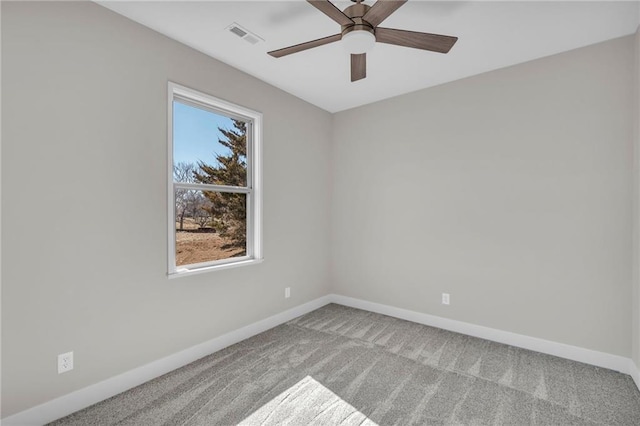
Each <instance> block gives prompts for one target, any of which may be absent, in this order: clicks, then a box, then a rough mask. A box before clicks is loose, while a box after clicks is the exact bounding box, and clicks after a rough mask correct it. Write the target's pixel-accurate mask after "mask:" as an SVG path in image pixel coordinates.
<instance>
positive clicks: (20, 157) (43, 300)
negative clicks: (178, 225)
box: [2, 2, 331, 416]
mask: <svg viewBox="0 0 640 426" xmlns="http://www.w3.org/2000/svg"><path fill="white" fill-rule="evenodd" d="M2 67H3V69H2V71H3V72H2V89H3V93H2V114H3V116H2V122H3V123H2V124H3V127H2V144H3V146H2V150H3V152H2V154H3V155H2V206H3V211H2V230H3V235H2V253H3V259H2V263H3V269H2V375H3V377H2V415H3V416H8V415H11V414H13V413H15V412H18V411H21V410H23V409H26V408H29V407H32V406H34V405H37V404H40V403H43V402H45V401H47V400H50V399H52V398H54V397H58V396H61V395H64V394H67V393H69V392H71V391H74V390H76V389H80V388H82V387H85V386H87V385H90V384H93V383H96V382H98V381H100V380H103V379H106V378H109V377H112V376H114V375H116V374H119V373H123V372H125V371H127V370H130V369H132V368H135V367H138V366H140V365H144V364H146V363H148V362H151V361H154V360H157V359H159V358H162V357H163V356H166V355H169V354H173V353H175V352H178V351H180V350H182V349H185V348H188V347H190V346H192V345H195V344H198V343H202V342H204V341H207V340H208V339H211V338H214V337H216V336H219V335H221V334H223V333H225V332H228V331H230V330H235V329H237V328H239V327H241V326H244V325H246V324H249V323H253V322H255V321H257V320H260V319H263V318H266V317H268V316H270V315H273V314H276V313H279V312H282V311H284V310H286V309H287V308H289V307H293V306H297V305H300V304H302V303H304V302H306V301H309V300H312V299H315V298H317V297H319V296H322V295H325V294H327V293H328V292H329V287H328V269H329V268H328V264H329V236H328V229H329V190H330V185H329V172H330V166H329V161H330V138H331V130H330V129H331V116H330V115H329V114H328V113H327V112H324V111H322V110H320V109H318V108H316V107H313V106H311V105H309V104H307V103H305V102H303V101H301V100H299V99H297V98H294V97H293V96H291V95H288V94H286V93H284V92H282V91H280V90H278V89H275V88H273V87H271V86H269V85H267V84H265V83H262V82H260V81H259V80H257V79H255V78H253V77H250V76H248V75H246V74H243V73H241V72H239V71H237V70H235V69H232V68H230V67H229V66H226V65H224V64H222V63H220V62H218V61H216V60H214V59H211V58H209V57H207V56H205V55H202V54H200V53H198V52H196V51H194V50H192V49H189V48H187V47H185V46H184V45H181V44H179V43H177V42H175V41H172V40H170V39H168V38H165V37H163V36H161V35H159V34H157V33H155V32H153V31H151V30H149V29H146V28H144V27H142V26H140V25H138V24H136V23H133V22H132V21H129V20H127V19H125V18H123V17H121V16H119V15H116V14H114V13H112V12H110V11H108V10H107V9H104V8H102V7H100V6H98V5H95V4H93V3H89V2H81V3H58V2H53V3H42V4H36V3H30V2H26V3H25V2H23V3H7V2H2ZM167 80H172V81H175V82H177V83H181V84H184V85H186V86H189V87H192V88H195V89H198V90H201V91H204V92H206V93H210V94H212V95H214V96H217V97H220V98H223V99H227V100H230V101H232V102H235V103H238V104H241V105H243V106H246V107H249V108H252V109H255V110H258V111H261V112H263V113H264V123H265V124H264V253H265V261H264V263H262V264H260V265H255V266H250V267H245V268H236V269H230V270H225V271H219V272H214V273H207V274H201V275H195V276H190V277H186V278H181V279H175V280H168V279H167V278H166V276H165V274H166V270H167V265H166V257H167V256H166V250H167V237H166V228H167V224H166V220H167V200H166V179H167V176H166V169H167V167H166V151H167V148H166V146H167V135H166V127H167V122H166V114H167V112H166V97H167V93H166V92H167ZM286 286H291V287H292V296H291V298H290V299H287V300H286V301H285V299H284V287H286ZM70 350H73V351H74V352H75V369H74V370H73V371H72V372H70V373H65V374H62V375H58V374H57V371H56V357H57V355H58V354H59V353H63V352H66V351H70Z"/></svg>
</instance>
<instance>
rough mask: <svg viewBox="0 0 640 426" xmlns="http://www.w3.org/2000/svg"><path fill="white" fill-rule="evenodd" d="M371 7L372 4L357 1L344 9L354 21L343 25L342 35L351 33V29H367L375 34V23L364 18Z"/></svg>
mask: <svg viewBox="0 0 640 426" xmlns="http://www.w3.org/2000/svg"><path fill="white" fill-rule="evenodd" d="M369 9H371V6H367V5H366V4H362V3H356V4H354V5H351V6H349V7H347V8H346V9H345V10H344V14H345V15H347V16H348V17H349V18H351V20H352V21H353V22H354V23H353V24H349V25H342V35H343V36H344V35H345V34H348V33H350V32H351V31H367V32H369V33H371V34H373V35H375V28H374V27H373V25H371V24H370V23H368V22H367V21H365V20H364V19H362V17H363V16H364V15H365V14H366V13H367V12H368V11H369Z"/></svg>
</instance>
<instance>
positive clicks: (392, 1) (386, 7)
mask: <svg viewBox="0 0 640 426" xmlns="http://www.w3.org/2000/svg"><path fill="white" fill-rule="evenodd" d="M406 2H407V0H399V1H396V0H378V1H377V2H376V3H375V4H374V5H373V6H371V9H369V11H368V12H367V13H365V14H364V16H363V17H362V19H364V20H365V21H367V22H368V23H370V24H371V25H373V26H374V27H377V26H378V25H380V24H381V23H382V21H384V20H385V19H387V18H388V17H389V15H391V14H392V13H393V12H395V11H396V10H397V9H398V8H399V7H400V6H402V5H403V4H405V3H406Z"/></svg>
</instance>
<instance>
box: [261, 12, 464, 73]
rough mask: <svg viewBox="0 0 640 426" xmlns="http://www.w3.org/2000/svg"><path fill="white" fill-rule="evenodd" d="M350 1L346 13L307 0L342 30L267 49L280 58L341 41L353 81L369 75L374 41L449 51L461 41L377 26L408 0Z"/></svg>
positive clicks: (437, 35)
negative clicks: (369, 54) (348, 58)
mask: <svg viewBox="0 0 640 426" xmlns="http://www.w3.org/2000/svg"><path fill="white" fill-rule="evenodd" d="M351 1H352V2H354V3H356V4H353V5H351V6H349V7H347V8H346V9H345V10H344V12H343V11H341V10H340V9H338V8H337V7H336V6H335V5H334V4H333V3H331V2H330V1H329V0H307V2H308V3H311V5H312V6H314V7H315V8H316V9H318V10H319V11H321V12H322V13H324V14H325V15H327V16H328V17H329V18H331V19H333V20H334V21H336V22H337V23H338V24H340V25H341V27H342V29H341V32H340V33H339V34H334V35H331V36H328V37H323V38H320V39H317V40H313V41H308V42H306V43H301V44H296V45H294V46H289V47H285V48H283V49H278V50H273V51H271V52H268V53H269V55H271V56H273V57H274V58H280V57H282V56H286V55H290V54H292V53H297V52H302V51H303V50H307V49H312V48H314V47H318V46H323V45H325V44H329V43H333V42H334V41H338V40H342V43H343V44H344V45H345V47H346V49H347V50H348V51H349V53H351V81H358V80H361V79H363V78H365V77H366V76H367V53H366V52H367V51H368V50H369V49H371V48H372V47H373V45H374V44H375V42H379V43H387V44H395V45H397V46H406V47H413V48H415V49H422V50H430V51H432V52H439V53H448V52H449V50H451V48H452V47H453V45H454V44H455V43H456V41H458V37H451V36H446V35H440V34H429V33H420V32H416V31H406V30H396V29H392V28H382V27H378V25H380V24H381V23H382V21H384V20H385V19H387V18H388V17H389V15H391V14H392V13H393V12H395V11H396V10H397V9H398V8H399V7H400V6H402V5H403V4H405V3H406V2H407V0H378V1H377V2H375V4H374V5H373V6H368V5H366V4H363V3H362V0H351Z"/></svg>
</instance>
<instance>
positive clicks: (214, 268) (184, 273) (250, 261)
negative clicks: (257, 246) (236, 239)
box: [167, 259, 264, 279]
mask: <svg viewBox="0 0 640 426" xmlns="http://www.w3.org/2000/svg"><path fill="white" fill-rule="evenodd" d="M263 261H264V259H247V260H242V261H240V262H231V263H222V264H220V265H211V266H203V267H200V268H193V269H187V268H183V269H180V270H178V271H176V272H171V273H169V274H167V278H169V279H174V278H180V277H186V276H190V275H196V274H203V273H205V272H212V271H220V270H222V269H231V268H238V267H240V266H249V265H257V264H259V263H262V262H263Z"/></svg>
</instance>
